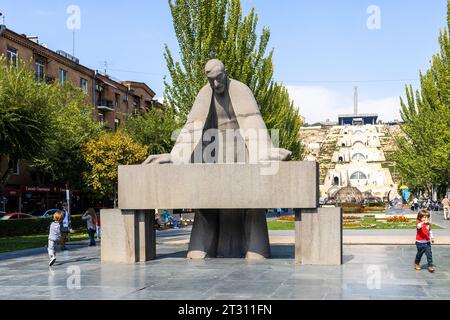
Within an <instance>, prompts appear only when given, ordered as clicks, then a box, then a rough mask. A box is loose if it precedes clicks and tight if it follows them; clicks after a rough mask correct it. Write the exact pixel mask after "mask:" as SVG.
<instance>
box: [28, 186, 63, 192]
mask: <svg viewBox="0 0 450 320" xmlns="http://www.w3.org/2000/svg"><path fill="white" fill-rule="evenodd" d="M23 191H24V192H55V193H58V192H65V189H63V188H60V187H28V186H25V188H24V189H23Z"/></svg>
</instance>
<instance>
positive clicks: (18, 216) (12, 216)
mask: <svg viewBox="0 0 450 320" xmlns="http://www.w3.org/2000/svg"><path fill="white" fill-rule="evenodd" d="M33 218H34V217H33V216H32V215H30V214H26V213H20V212H16V213H8V214H5V215H4V216H3V217H2V218H1V219H0V220H19V219H21V220H23V219H33Z"/></svg>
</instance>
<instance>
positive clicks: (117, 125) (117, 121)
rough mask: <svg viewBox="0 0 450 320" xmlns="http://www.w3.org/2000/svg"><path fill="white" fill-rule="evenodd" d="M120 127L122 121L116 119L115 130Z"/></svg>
mask: <svg viewBox="0 0 450 320" xmlns="http://www.w3.org/2000/svg"><path fill="white" fill-rule="evenodd" d="M119 127H120V120H119V119H115V120H114V129H116V130H117V129H119Z"/></svg>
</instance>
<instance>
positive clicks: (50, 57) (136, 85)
mask: <svg viewBox="0 0 450 320" xmlns="http://www.w3.org/2000/svg"><path fill="white" fill-rule="evenodd" d="M0 55H4V56H6V58H7V61H8V62H10V63H13V64H17V63H19V60H23V61H25V62H26V63H31V64H32V65H33V66H34V70H35V74H36V80H38V81H46V82H47V83H50V82H54V81H57V82H59V83H61V84H62V83H64V82H66V81H70V82H72V83H73V84H74V85H76V86H79V87H80V88H82V89H83V90H84V91H85V92H86V93H87V96H88V99H89V102H90V103H91V104H92V106H93V107H94V108H95V112H94V114H96V115H97V118H98V120H99V121H101V122H102V123H104V124H105V127H106V128H109V129H114V128H117V126H120V124H121V123H123V122H124V121H126V118H127V117H128V116H129V115H132V114H136V113H145V112H146V111H147V110H149V109H150V108H152V106H154V105H157V102H156V101H155V100H154V97H155V92H154V91H153V90H152V89H150V87H149V86H148V85H147V84H145V83H140V82H135V81H123V82H122V81H119V80H117V79H114V78H112V77H110V76H109V75H106V74H105V73H102V72H98V71H96V70H92V69H90V68H88V67H85V66H83V65H82V64H80V61H79V60H78V59H77V58H75V57H73V56H72V55H70V54H68V53H66V52H64V51H61V50H58V51H52V50H50V49H48V48H46V47H45V46H44V45H42V44H41V43H39V39H38V37H35V36H26V35H23V34H18V33H15V32H14V31H12V30H9V29H8V28H6V27H5V26H0Z"/></svg>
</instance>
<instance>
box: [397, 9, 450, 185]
mask: <svg viewBox="0 0 450 320" xmlns="http://www.w3.org/2000/svg"><path fill="white" fill-rule="evenodd" d="M447 6H448V18H447V20H448V22H447V24H448V25H447V29H444V30H443V31H441V33H440V36H439V44H440V53H438V54H436V55H435V56H433V58H432V60H431V66H430V69H429V70H428V71H427V72H426V73H424V74H422V73H421V74H420V79H421V87H420V90H417V91H416V92H414V91H413V89H412V86H409V87H407V88H406V96H407V101H406V102H405V101H403V100H401V106H402V107H401V116H402V119H403V121H404V124H403V125H402V126H401V128H402V131H403V136H402V137H399V138H398V139H397V151H396V152H395V153H394V155H393V157H394V160H395V161H396V164H397V167H398V169H399V170H400V172H401V174H402V177H403V178H404V179H405V180H406V181H407V182H409V183H410V184H412V185H413V186H417V187H421V188H423V189H429V187H430V186H431V185H441V186H448V185H449V183H450V37H449V29H450V1H449V2H448V3H447Z"/></svg>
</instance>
